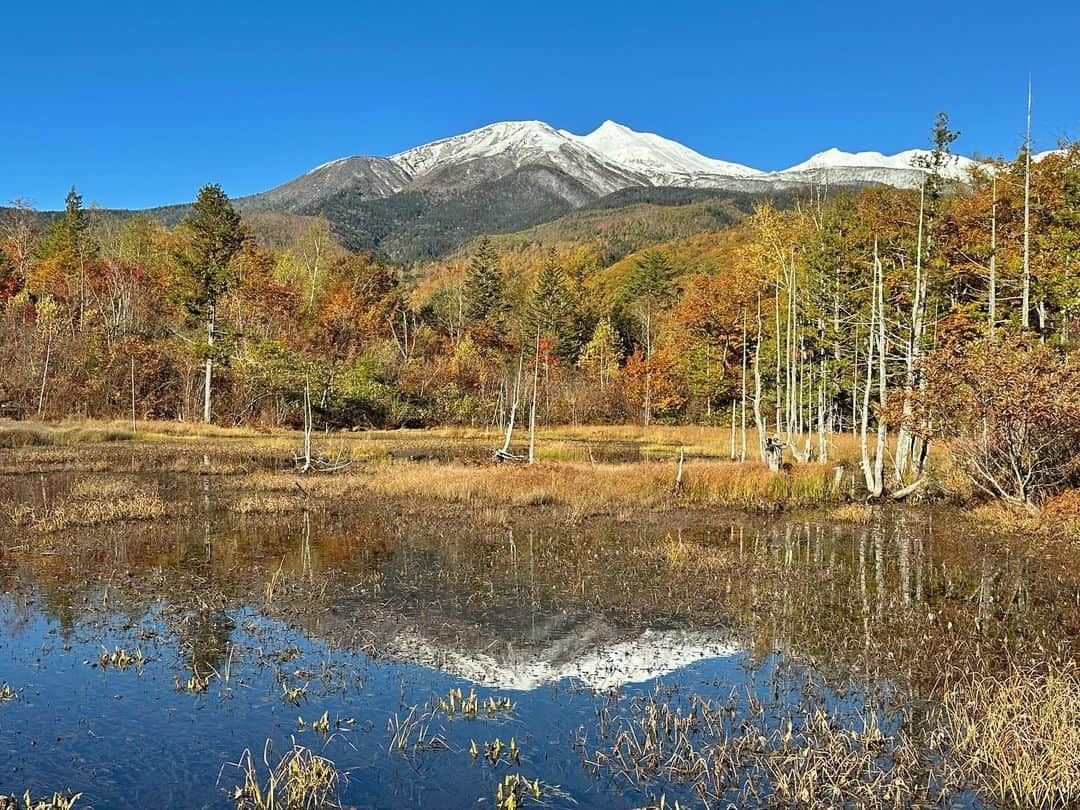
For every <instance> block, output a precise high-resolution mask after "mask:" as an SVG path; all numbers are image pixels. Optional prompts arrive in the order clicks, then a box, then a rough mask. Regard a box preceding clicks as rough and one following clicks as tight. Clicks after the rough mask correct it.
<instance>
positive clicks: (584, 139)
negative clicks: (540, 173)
mask: <svg viewBox="0 0 1080 810" xmlns="http://www.w3.org/2000/svg"><path fill="white" fill-rule="evenodd" d="M563 134H565V135H566V136H567V137H569V138H572V139H574V140H576V141H578V142H579V143H581V144H584V145H585V146H587V147H588V148H590V149H592V150H594V151H596V152H597V153H599V154H600V155H602V156H603V157H604V158H605V159H607V160H608V161H610V162H611V163H613V164H615V165H617V166H621V167H623V168H625V169H627V170H630V171H635V172H642V173H644V174H645V175H646V176H647V177H649V178H650V180H651V181H652V182H654V183H656V184H658V185H678V184H679V182H680V179H682V180H684V181H685V180H686V179H687V178H689V177H692V176H696V175H701V174H710V175H722V176H727V177H750V176H753V175H756V174H760V172H758V171H757V169H751V168H750V167H748V166H741V165H739V164H737V163H727V162H725V161H723V160H716V159H714V158H710V157H706V156H705V155H702V154H701V153H699V152H695V151H694V150H693V149H691V148H690V147H688V146H683V145H682V144H681V143H678V142H677V141H672V140H669V139H667V138H665V137H663V136H661V135H657V134H655V133H652V132H638V131H636V130H633V129H631V128H630V127H628V126H626V125H625V124H620V123H618V122H616V121H612V120H610V119H608V120H606V121H604V122H603V123H602V124H601V125H600V126H598V127H597V128H596V129H594V130H593V131H592V132H590V133H589V134H588V135H574V134H573V133H570V132H565V131H563Z"/></svg>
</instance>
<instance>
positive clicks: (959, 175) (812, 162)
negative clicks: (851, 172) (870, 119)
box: [774, 146, 975, 180]
mask: <svg viewBox="0 0 1080 810" xmlns="http://www.w3.org/2000/svg"><path fill="white" fill-rule="evenodd" d="M929 155H930V151H929V150H927V149H908V150H905V151H903V152H897V153H896V154H895V155H886V154H883V153H881V152H845V151H843V150H841V149H837V148H836V147H835V146H834V147H831V148H829V149H826V150H825V151H824V152H818V153H817V154H816V155H812V156H811V157H810V158H809V159H807V160H804V161H803V162H802V163H796V164H795V165H794V166H789V167H788V168H786V169H783V170H781V171H779V172H774V174H776V175H786V174H792V173H798V172H808V171H821V170H825V171H828V170H832V169H871V170H873V169H885V170H891V171H913V172H925V171H926V170H925V169H923V168H921V167H920V166H919V165H918V164H917V163H916V159H919V158H925V157H927V156H929ZM974 163H975V161H973V160H971V159H970V158H966V157H964V156H963V155H953V156H952V160H951V161H950V165H948V166H946V168H945V172H944V173H945V175H946V176H947V177H951V178H953V179H957V180H960V179H963V178H965V177H966V176H967V172H968V170H969V169H970V168H971V166H972V165H973V164H974Z"/></svg>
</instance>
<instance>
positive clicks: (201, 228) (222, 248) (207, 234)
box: [176, 183, 247, 422]
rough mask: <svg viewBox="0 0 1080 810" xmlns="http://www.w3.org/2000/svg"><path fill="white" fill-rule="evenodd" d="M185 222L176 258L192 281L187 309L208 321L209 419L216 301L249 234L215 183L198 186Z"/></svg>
mask: <svg viewBox="0 0 1080 810" xmlns="http://www.w3.org/2000/svg"><path fill="white" fill-rule="evenodd" d="M183 226H184V229H185V230H186V231H187V232H188V237H189V238H188V245H187V250H185V251H183V252H181V253H178V254H177V255H176V260H177V262H178V263H179V265H180V267H181V268H182V269H183V271H184V273H185V275H186V276H187V281H188V282H189V295H188V298H187V301H186V304H187V307H188V310H189V312H191V314H192V315H194V316H195V317H198V318H202V319H205V321H206V344H207V346H206V379H205V383H204V385H205V387H204V389H203V420H204V421H206V422H209V421H210V403H211V384H212V379H213V363H214V357H213V355H214V339H215V337H216V315H217V302H218V299H219V298H220V297H221V296H222V295H224V294H225V293H226V292H227V291H228V290H229V288H230V287H231V286H232V285H233V284H234V283H235V281H236V278H235V274H234V273H233V269H232V260H233V257H234V256H236V254H237V253H238V252H239V251H240V248H241V247H243V244H244V240H245V239H246V238H247V234H246V232H245V231H244V228H243V226H242V225H241V224H240V215H239V214H238V213H237V212H236V210H235V209H234V208H233V207H232V204H231V203H230V202H229V198H228V197H227V196H226V195H225V192H224V191H222V190H221V186H219V185H217V184H216V183H215V184H208V185H205V186H203V187H202V188H201V189H199V196H198V199H196V201H195V204H194V205H193V206H192V212H191V214H190V215H188V216H187V217H185V219H184V222H183Z"/></svg>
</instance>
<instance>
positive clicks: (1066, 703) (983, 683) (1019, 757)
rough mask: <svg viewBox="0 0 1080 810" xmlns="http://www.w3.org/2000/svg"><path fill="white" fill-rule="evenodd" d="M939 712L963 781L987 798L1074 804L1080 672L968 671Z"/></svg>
mask: <svg viewBox="0 0 1080 810" xmlns="http://www.w3.org/2000/svg"><path fill="white" fill-rule="evenodd" d="M941 715H942V718H943V722H944V726H945V728H946V729H947V730H948V732H949V734H950V742H951V744H952V747H953V748H954V750H955V751H956V752H957V754H958V755H959V756H960V758H961V762H962V763H963V767H964V770H965V772H966V773H967V775H968V777H969V779H970V780H971V781H972V782H974V783H975V784H976V785H978V786H979V787H980V788H981V789H982V790H983V791H985V792H986V793H987V794H988V795H989V796H990V797H991V798H992V799H993V800H995V801H997V802H1001V803H1004V804H1009V805H1015V806H1019V807H1032V808H1063V807H1076V806H1077V805H1078V804H1080V670H1078V669H1077V668H1076V666H1075V665H1069V666H1064V667H1055V668H1051V669H1049V670H1048V671H1037V670H1034V669H1018V670H1016V671H1014V672H1012V673H1011V674H1009V675H1008V676H1006V677H995V676H993V675H986V674H978V673H972V674H969V675H966V676H965V677H963V678H961V679H960V680H959V681H957V682H956V683H954V684H953V685H952V686H951V688H950V689H949V690H948V691H947V692H946V694H945V697H944V699H943V701H942V708H941Z"/></svg>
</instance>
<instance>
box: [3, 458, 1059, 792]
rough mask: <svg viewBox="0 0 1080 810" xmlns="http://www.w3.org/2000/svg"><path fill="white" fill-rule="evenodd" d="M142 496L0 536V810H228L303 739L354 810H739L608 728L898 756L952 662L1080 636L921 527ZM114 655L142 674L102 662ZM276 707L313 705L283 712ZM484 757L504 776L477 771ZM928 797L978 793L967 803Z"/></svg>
mask: <svg viewBox="0 0 1080 810" xmlns="http://www.w3.org/2000/svg"><path fill="white" fill-rule="evenodd" d="M73 478H78V476H74V477H73V476H64V475H51V476H45V477H40V478H34V479H30V478H29V477H27V478H23V479H18V480H17V479H10V478H9V479H6V483H7V484H10V486H9V487H8V496H7V497H8V499H9V500H10V501H12V502H48V501H49V500H55V499H57V498H62V497H63V494H64V492H65V490H66V488H67V487H68V486H70V484H71V482H72V480H73ZM133 480H135V479H133ZM137 480H138V481H144V482H145V481H149V482H150V485H152V486H154V487H157V488H158V490H159V491H160V492H162V493H164V494H167V496H168V497H169V498H170V499H171V501H172V502H173V503H174V504H179V505H181V506H182V508H183V509H184V510H185V517H184V519H183V520H181V521H179V522H170V521H158V522H151V523H141V524H125V525H120V526H112V527H104V528H95V529H84V530H78V531H72V532H68V533H66V534H63V535H52V536H49V537H48V538H34V537H31V536H29V535H27V536H26V537H22V538H21V539H20V537H19V536H16V535H12V536H11V537H9V538H7V539H6V548H7V549H8V550H7V551H6V552H5V553H4V554H3V555H2V556H0V590H2V595H0V684H2V683H4V682H6V683H8V684H10V685H11V687H12V688H13V689H14V692H15V695H14V697H13V698H12V699H10V700H7V701H4V702H2V703H0V795H2V794H4V793H6V792H16V791H17V792H19V793H20V795H21V793H22V791H23V790H25V789H29V790H30V791H31V793H33V794H37V795H43V794H46V793H51V792H52V791H54V790H72V791H78V792H81V793H82V794H83V799H82V803H81V804H80V805H79V806H80V807H81V806H88V807H98V808H106V807H109V808H111V807H148V806H154V807H229V806H232V798H231V796H232V792H233V790H234V788H235V787H236V786H237V785H239V784H241V782H242V781H243V776H242V774H241V773H240V771H239V770H238V768H237V767H235V765H234V763H237V762H238V761H239V760H240V759H241V757H242V755H243V754H244V752H245V751H250V752H251V754H252V759H253V760H254V762H255V763H256V765H257V767H258V768H259V770H260V774H261V775H262V776H265V772H266V766H265V765H263V760H264V757H265V759H266V760H267V761H268V762H270V764H274V763H276V761H277V758H278V757H280V756H281V754H283V753H284V752H285V751H286V750H287V749H288V747H289V746H290V745H291V744H292V742H293V741H294V740H295V742H296V743H298V744H300V745H303V746H306V747H309V748H311V749H313V750H314V751H316V752H317V753H320V754H322V755H323V756H326V757H328V758H329V759H331V760H332V761H333V762H334V763H335V765H336V767H337V768H338V769H339V771H340V772H341V773H342V781H341V790H340V793H341V799H342V802H343V803H344V804H345V805H347V806H360V807H371V806H377V807H386V806H395V807H408V806H424V807H464V806H472V805H475V804H477V803H478V802H479V803H481V806H492V807H496V806H497V804H496V798H495V797H496V792H497V788H498V785H499V783H500V782H501V781H502V780H503V778H504V777H505V776H507V775H508V774H514V773H520V774H521V775H522V776H524V777H525V778H527V779H529V780H530V781H531V780H534V779H535V780H539V782H540V787H541V799H540V800H539V801H535V800H533V798H532V797H531V796H527V797H526V806H529V805H530V804H531V805H534V806H541V805H542V806H551V807H643V806H650V805H655V804H656V803H657V802H658V801H659V800H660V797H661V796H664V798H665V799H666V801H667V802H668V805H669V806H670V804H671V803H672V801H673V800H675V799H679V800H680V801H681V802H682V803H683V806H698V805H699V804H703V803H705V802H706V801H707V800H708V801H711V803H712V805H713V806H725V804H724V803H725V801H738V802H740V803H742V804H748V803H752V802H751V801H750V800H749V799H748V795H749V794H746V793H745V792H744V793H740V791H743V790H745V789H746V781H747V780H751V775H750V771H749V769H747V772H746V778H745V779H742V778H741V777H740V778H739V779H736V780H735V782H733V783H732V784H730V785H728V786H726V787H723V788H716V786H715V785H714V792H713V793H710V794H708V795H705V794H703V793H702V788H701V784H700V783H695V782H694V781H693V780H692V779H687V778H680V775H679V774H678V773H677V772H676V771H675V770H674V769H669V770H667V771H664V770H660V771H659V772H648V773H646V772H645V771H648V769H647V768H646V769H644V770H643V772H642V773H630V772H628V771H627V770H626V768H625V766H615V765H614V764H613V761H614V759H613V757H612V754H613V752H614V751H615V749H616V748H617V746H616V742H617V741H618V740H619V739H620V738H619V734H620V731H625V730H626V729H627V728H631V727H634V726H633V723H634V721H635V718H637V717H638V716H639V715H640V714H641V710H642V708H643V707H646V708H647V704H649V702H650V700H651V701H652V702H653V704H655V703H656V702H659V703H662V704H664V705H666V706H668V707H673V708H675V709H676V710H678V711H680V712H691V711H692V706H693V705H694V704H693V701H694V700H698V699H701V700H705V701H710V704H709V705H713V706H716V707H721V706H722V707H724V711H723V714H724V717H725V718H726V719H724V720H723V721H722V722H723V725H724V728H725V731H724V734H727V735H729V736H734V735H736V734H737V733H738V730H739V727H740V725H742V724H745V723H751V724H752V723H755V722H756V723H757V724H758V727H760V728H762V729H764V730H766V731H769V732H771V731H777V732H778V733H779V732H780V731H782V730H783V729H784V728H785V724H786V723H787V721H788V719H789V718H791V719H792V720H793V722H794V728H795V733H796V735H797V734H798V730H799V726H800V723H801V722H803V720H804V719H805V718H806V716H807V711H812V710H814V709H821V710H823V711H824V712H825V713H826V714H828V715H829V716H830V718H832V720H833V723H834V725H835V726H836V727H838V728H852V729H856V730H860V729H863V728H865V726H866V724H867V718H868V717H869V716H870V715H872V716H873V722H874V723H876V724H877V725H878V726H879V727H880V728H881V730H882V731H883V732H884V733H885V734H886V735H890V734H893V733H894V732H897V731H900V730H904V731H905V733H911V734H913V735H915V736H916V737H917V735H918V732H919V729H920V727H921V724H922V723H923V722H924V718H925V716H926V711H927V709H928V705H929V704H928V702H927V695H928V694H929V693H930V686H931V684H932V682H933V680H934V677H935V668H936V667H939V666H940V665H941V663H942V660H941V659H942V656H949V657H952V658H955V660H956V662H962V661H963V660H965V659H964V656H976V655H977V656H979V659H978V660H979V662H980V665H983V666H992V665H993V663H994V661H995V660H997V658H998V657H999V656H1005V655H1008V654H1016V653H1017V651H1018V650H1019V651H1024V652H1029V651H1032V650H1037V649H1041V648H1043V647H1046V646H1052V647H1053V648H1054V649H1055V650H1057V651H1059V652H1060V650H1061V649H1067V648H1070V647H1071V646H1072V645H1075V642H1076V638H1077V633H1076V626H1077V625H1076V609H1075V605H1073V606H1071V607H1070V600H1073V602H1075V594H1076V593H1078V592H1077V591H1076V590H1075V579H1073V578H1072V576H1071V574H1070V573H1068V572H1065V573H1063V572H1062V571H1060V570H1059V571H1057V572H1056V573H1048V572H1047V568H1046V565H1045V561H1044V560H1038V559H1029V558H1027V557H1025V556H1023V555H1019V554H1013V553H1011V552H1007V551H1001V550H1000V549H998V550H996V552H995V553H994V554H989V553H987V551H986V547H985V545H984V543H985V538H980V537H979V535H978V533H973V532H968V531H965V530H963V529H962V528H959V527H958V526H956V525H955V521H954V520H953V519H952V518H950V517H948V516H946V517H939V516H935V515H934V514H933V513H918V514H916V513H907V512H891V513H882V514H880V515H877V516H876V517H875V519H874V521H873V523H871V524H869V525H865V526H862V525H843V524H833V523H828V522H821V521H820V520H806V519H795V518H776V519H771V520H763V519H762V520H750V519H747V518H741V517H732V518H729V519H725V520H718V519H710V520H702V519H695V520H692V521H689V522H686V525H683V526H682V527H681V528H678V529H674V528H672V529H668V528H664V527H651V528H645V529H643V528H639V527H635V526H633V525H631V524H626V523H616V522H614V521H604V520H599V521H592V522H590V523H588V524H587V525H585V526H580V527H566V526H550V527H544V526H542V525H536V526H533V527H531V528H529V529H522V528H521V527H518V528H510V527H505V526H492V527H487V526H483V525H446V524H445V523H444V522H441V521H440V520H438V519H424V518H423V517H422V516H417V515H416V514H413V513H410V512H409V511H408V510H403V509H401V508H398V507H397V506H395V505H394V504H369V505H366V506H361V507H360V508H357V509H355V510H352V511H338V510H332V511H327V510H315V511H312V512H309V513H302V514H290V515H284V516H275V517H270V518H266V517H264V518H241V517H239V516H237V515H235V514H234V513H232V512H231V511H230V510H229V508H228V503H229V501H228V497H229V495H228V493H227V491H223V490H222V489H221V488H220V487H219V485H218V483H217V482H215V481H211V480H210V479H209V478H198V477H194V476H191V477H185V476H168V475H161V476H156V477H154V476H150V477H142V478H139V479H137ZM40 508H42V509H44V508H46V506H45V504H44V503H43V505H42V506H41V507H40ZM1063 582H1064V583H1066V584H1065V585H1064V586H1063V584H1062V583H1063ZM1070 587H1071V588H1073V589H1074V590H1073V591H1070V590H1069V588H1070ZM1048 628H1049V630H1048ZM117 649H119V650H122V651H124V652H126V653H129V654H136V650H137V651H138V653H139V654H141V656H142V657H143V658H144V659H145V660H143V661H142V662H141V663H138V664H134V665H131V666H128V667H127V668H118V667H117V666H115V665H111V664H110V665H103V663H102V660H101V659H102V655H103V652H105V653H113V652H115V651H116V650H117ZM193 675H194V676H196V677H197V678H198V679H205V680H204V682H205V691H198V690H196V691H191V690H189V688H188V682H189V680H191V679H192V677H193ZM285 688H305V689H306V693H305V694H304V695H303V697H300V698H299V700H298V702H299V706H296V705H293V703H291V702H289V701H288V700H287V699H286V698H285V696H284V690H285ZM455 688H458V689H461V690H462V693H463V695H465V696H467V695H468V694H469V693H470V692H471V691H475V693H476V695H477V696H478V697H479V698H480V701H481V703H483V702H484V701H486V700H487V699H488V698H489V697H493V698H496V699H508V700H509V701H511V702H512V703H513V709H512V710H511V711H502V710H499V711H496V712H494V713H492V714H491V715H489V714H488V712H486V711H483V710H482V711H480V712H479V716H478V717H475V718H470V717H462V716H460V715H457V716H453V717H451V716H449V715H448V714H447V713H446V712H445V711H440V710H439V709H438V706H439V700H440V698H441V699H444V700H445V699H446V698H447V695H448V693H449V691H450V690H451V689H455ZM324 712H325V713H327V715H328V719H329V723H330V727H329V729H328V732H327V733H325V734H323V733H318V732H316V731H313V730H312V729H311V724H312V722H313V721H316V720H317V719H318V718H319V717H320V716H321V715H323V713H324ZM410 712H411V713H412V716H413V718H423V725H424V726H426V735H425V736H426V739H427V740H428V741H429V744H427V745H422V744H418V730H417V729H414V730H413V733H411V734H409V735H408V739H407V742H406V744H405V745H404V746H403V747H400V748H399V747H398V746H397V745H396V743H395V742H394V740H393V737H394V727H395V724H398V725H399V724H400V723H402V722H403V721H404V720H405V718H407V717H408V716H409V715H410ZM718 716H719V712H718ZM298 718H302V719H303V721H304V723H303V727H301V725H300V724H299V723H298ZM754 718H757V719H756V720H755V719H754ZM635 728H636V727H635ZM702 733H703V732H702V731H701V729H700V728H698V729H696V730H695V731H693V732H692V735H693V734H697V735H699V736H698V737H694V740H696V743H695V744H697V745H698V750H701V751H708V750H712V749H710V748H709V747H708V746H709V745H712V744H715V742H716V740H715V739H711V740H708V739H705V738H704V737H702V736H701V734H702ZM692 735H691V736H692ZM496 738H499V739H500V740H502V742H503V743H505V744H508V743H509V741H510V739H511V738H513V739H514V741H515V745H516V746H517V747H518V748H519V749H520V751H521V758H520V762H509V761H507V760H506V758H505V755H504V756H503V758H501V759H500V760H499V762H497V763H495V764H492V763H491V762H489V761H487V760H485V759H484V758H483V756H482V755H481V756H480V757H477V758H474V757H473V756H471V755H470V753H469V748H470V744H471V743H472V742H473V741H475V742H476V744H477V746H478V747H479V748H480V749H481V751H482V749H483V746H484V743H485V742H490V741H493V740H495V739H496ZM625 739H626V738H625V737H623V738H622V740H623V742H625ZM431 741H433V742H431ZM940 756H941V755H940V754H938V753H928V754H927V763H928V765H927V767H928V769H929V771H928V772H930V773H933V772H934V768H935V767H936V762H937V759H938V758H939V757H940ZM879 758H883V759H886V760H887V759H888V754H887V752H886V753H883V754H881V755H880V757H879ZM887 764H888V763H886V765H887ZM762 784H764V783H762ZM759 789H760V790H764V791H765V793H764V794H758V795H757V799H755V800H754V801H755V802H756V801H760V802H765V801H767V800H768V791H769V790H771V788H770V787H768V786H767V785H766V786H765V787H764V788H761V787H760V786H759ZM774 798H775V797H774ZM944 802H945V803H946V804H948V805H952V806H976V805H979V804H980V799H979V797H978V796H977V795H975V794H974V793H973V792H972V791H970V790H968V789H966V788H965V787H963V786H962V785H957V786H954V787H953V788H952V789H951V790H950V793H949V794H948V797H947V798H946V799H944Z"/></svg>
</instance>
